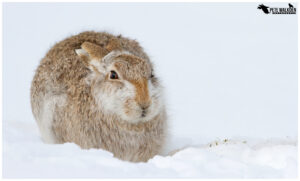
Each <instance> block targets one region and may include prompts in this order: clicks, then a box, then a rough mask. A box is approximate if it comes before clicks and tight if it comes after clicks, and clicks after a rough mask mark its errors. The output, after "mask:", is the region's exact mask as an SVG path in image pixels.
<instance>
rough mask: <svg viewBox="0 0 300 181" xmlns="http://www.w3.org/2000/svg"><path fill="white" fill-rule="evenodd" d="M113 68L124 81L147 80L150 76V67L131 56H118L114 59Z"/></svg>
mask: <svg viewBox="0 0 300 181" xmlns="http://www.w3.org/2000/svg"><path fill="white" fill-rule="evenodd" d="M113 67H115V68H116V69H117V71H118V72H119V73H121V74H122V76H123V77H124V78H126V79H135V80H137V79H140V78H147V77H149V76H150V75H151V65H150V63H149V62H147V61H146V60H143V59H140V58H138V57H136V56H132V55H120V56H118V57H115V58H114V61H113Z"/></svg>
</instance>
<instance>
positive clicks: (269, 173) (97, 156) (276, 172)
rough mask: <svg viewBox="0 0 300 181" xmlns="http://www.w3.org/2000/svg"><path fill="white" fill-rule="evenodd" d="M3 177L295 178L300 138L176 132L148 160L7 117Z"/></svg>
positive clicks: (4, 125)
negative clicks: (53, 140) (50, 138)
mask: <svg viewBox="0 0 300 181" xmlns="http://www.w3.org/2000/svg"><path fill="white" fill-rule="evenodd" d="M3 127H4V142H3V153H4V156H3V161H4V165H3V176H4V177H5V178H103V177H105V178H125V177H126V178H136V177H139V178H154V177H159V178H175V177H176V178H186V177H187V178H189V177H193V178H295V177H297V141H296V139H292V138H286V139H269V140H257V139H256V140H253V139H252V140H251V139H249V138H248V139H245V138H243V139H237V138H236V139H226V140H215V141H212V140H210V142H208V141H207V142H205V141H204V140H198V139H194V140H193V139H183V138H174V137H173V138H172V139H171V141H170V144H169V145H168V148H167V149H166V152H169V151H171V150H175V149H176V148H183V149H182V150H181V151H178V152H176V153H174V154H173V155H172V156H155V157H154V158H153V159H151V160H149V161H148V162H147V163H130V162H125V161H121V160H118V159H116V158H114V157H113V155H112V154H111V153H109V152H107V151H104V150H96V149H90V150H82V149H80V148H79V147H78V146H77V145H75V144H73V143H67V144H63V145H49V144H44V143H42V142H41V140H40V138H39V133H38V129H37V127H36V125H35V124H33V123H25V122H4V124H3Z"/></svg>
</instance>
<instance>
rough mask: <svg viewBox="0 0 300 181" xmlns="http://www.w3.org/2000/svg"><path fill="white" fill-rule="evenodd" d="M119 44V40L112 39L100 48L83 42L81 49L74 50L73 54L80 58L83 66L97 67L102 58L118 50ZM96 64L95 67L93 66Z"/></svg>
mask: <svg viewBox="0 0 300 181" xmlns="http://www.w3.org/2000/svg"><path fill="white" fill-rule="evenodd" d="M120 49H121V44H120V42H119V40H117V39H115V38H112V39H110V40H109V42H108V44H107V45H106V47H105V48H104V47H101V46H99V45H97V44H94V43H91V42H84V43H83V44H82V45H81V49H76V50H75V52H76V53H77V55H79V56H80V57H81V59H82V60H83V61H84V63H85V65H87V66H90V65H94V66H98V65H99V63H100V62H101V60H102V58H103V57H104V56H105V55H107V54H108V53H109V52H111V51H113V50H120ZM95 64H97V65H95Z"/></svg>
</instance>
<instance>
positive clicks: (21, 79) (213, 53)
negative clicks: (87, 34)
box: [3, 3, 298, 138]
mask: <svg viewBox="0 0 300 181" xmlns="http://www.w3.org/2000/svg"><path fill="white" fill-rule="evenodd" d="M267 4H268V5H269V6H276V7H285V6H288V5H287V3H267ZM295 5H296V4H295ZM257 6H258V3H226V4H222V3H172V4H167V3H140V4H138V3H126V4H125V3H71V4H70V3H42V4H41V3H4V4H3V120H4V122H7V121H22V122H34V118H33V116H32V113H31V107H30V99H29V94H30V84H31V80H32V78H33V75H34V71H35V69H36V67H37V66H38V64H39V61H40V60H41V58H42V57H43V56H44V55H45V53H46V52H47V51H48V49H49V48H50V47H51V46H52V45H54V44H55V43H56V42H58V41H60V40H62V39H64V38H66V37H67V36H70V35H74V34H77V33H79V32H81V31H85V30H95V31H103V30H105V31H108V32H111V33H113V34H122V35H123V36H125V37H130V38H133V39H136V40H137V41H139V42H140V44H141V45H142V46H143V47H144V49H145V51H146V52H147V53H148V54H149V56H150V57H151V59H152V61H153V62H154V64H155V68H156V75H157V76H158V77H160V78H161V80H162V82H163V84H164V86H165V96H166V100H167V103H168V113H169V122H170V131H171V133H172V134H173V135H176V136H185V137H194V138H195V137H197V138H202V137H210V138H227V137H235V136H239V137H258V138H269V137H287V136H289V137H296V136H297V51H298V45H297V16H296V15H270V14H269V15H266V14H264V13H263V12H262V11H261V10H258V9H257ZM4 129H5V127H4Z"/></svg>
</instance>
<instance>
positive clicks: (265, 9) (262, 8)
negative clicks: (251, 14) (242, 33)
mask: <svg viewBox="0 0 300 181" xmlns="http://www.w3.org/2000/svg"><path fill="white" fill-rule="evenodd" d="M268 8H269V7H268V6H265V5H263V4H260V5H259V6H258V7H257V9H261V10H262V11H263V12H264V13H265V14H269V13H270V12H269V10H268Z"/></svg>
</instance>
